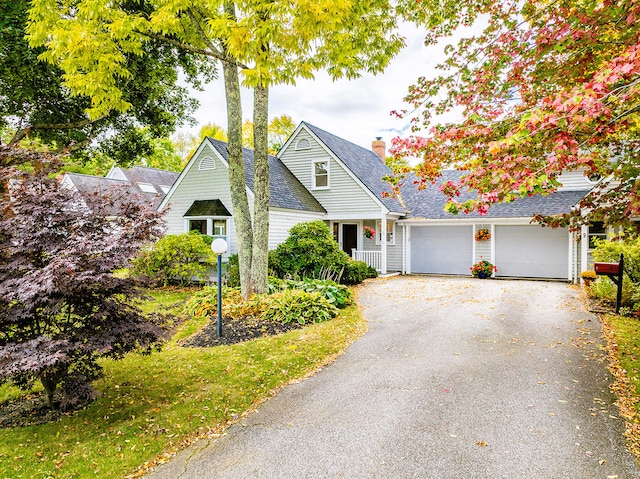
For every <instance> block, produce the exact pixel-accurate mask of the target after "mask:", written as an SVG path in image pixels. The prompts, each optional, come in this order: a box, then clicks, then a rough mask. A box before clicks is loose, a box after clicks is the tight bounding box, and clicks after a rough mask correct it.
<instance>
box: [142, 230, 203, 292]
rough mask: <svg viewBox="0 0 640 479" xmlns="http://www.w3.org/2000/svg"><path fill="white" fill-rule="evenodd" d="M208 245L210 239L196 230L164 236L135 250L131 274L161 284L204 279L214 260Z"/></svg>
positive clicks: (185, 282) (184, 282) (185, 283)
mask: <svg viewBox="0 0 640 479" xmlns="http://www.w3.org/2000/svg"><path fill="white" fill-rule="evenodd" d="M210 244H211V241H210V238H207V237H205V236H203V235H201V234H198V233H193V232H192V233H183V234H180V235H167V236H165V237H163V238H161V239H160V240H159V241H158V242H156V243H154V244H152V245H149V246H147V247H146V248H143V249H142V250H141V251H140V252H139V253H138V255H137V256H136V257H135V258H134V259H133V260H132V261H131V264H132V268H131V273H132V274H133V275H135V276H146V277H148V278H151V279H152V280H153V281H155V282H157V283H158V284H162V285H164V286H167V285H169V284H173V283H177V284H180V285H182V286H185V285H187V284H189V283H191V282H192V281H194V280H195V281H204V280H205V279H206V278H207V270H208V268H210V267H211V266H212V265H213V264H214V263H215V255H214V254H213V252H212V251H211V247H210Z"/></svg>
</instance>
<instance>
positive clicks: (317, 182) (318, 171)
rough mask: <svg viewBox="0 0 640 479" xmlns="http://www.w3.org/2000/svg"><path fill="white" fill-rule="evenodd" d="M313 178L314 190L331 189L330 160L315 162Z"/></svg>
mask: <svg viewBox="0 0 640 479" xmlns="http://www.w3.org/2000/svg"><path fill="white" fill-rule="evenodd" d="M311 178H312V182H313V185H312V188H313V189H315V190H322V189H329V160H314V161H313V171H312V173H311Z"/></svg>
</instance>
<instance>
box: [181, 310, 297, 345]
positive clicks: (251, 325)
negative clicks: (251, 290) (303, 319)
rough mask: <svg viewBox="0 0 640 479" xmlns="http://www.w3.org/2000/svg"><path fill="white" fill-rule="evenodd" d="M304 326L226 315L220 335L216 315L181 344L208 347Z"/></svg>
mask: <svg viewBox="0 0 640 479" xmlns="http://www.w3.org/2000/svg"><path fill="white" fill-rule="evenodd" d="M304 326H305V325H304V324H300V323H298V322H297V321H295V322H291V323H287V324H281V323H276V322H273V321H263V320H260V319H258V318H254V317H252V316H247V317H245V318H240V319H233V318H229V317H225V318H222V336H221V337H218V329H217V328H218V320H217V318H215V317H214V318H211V321H209V322H208V323H207V324H206V326H205V327H204V328H202V329H201V330H200V331H199V332H198V333H197V334H195V335H194V336H192V337H190V338H188V339H186V340H185V341H183V342H182V343H181V344H182V345H183V346H187V347H196V348H208V347H212V346H219V345H222V344H235V343H241V342H243V341H250V340H252V339H256V338H262V337H264V336H272V335H275V334H281V333H286V332H287V331H291V330H294V329H299V328H302V327H304Z"/></svg>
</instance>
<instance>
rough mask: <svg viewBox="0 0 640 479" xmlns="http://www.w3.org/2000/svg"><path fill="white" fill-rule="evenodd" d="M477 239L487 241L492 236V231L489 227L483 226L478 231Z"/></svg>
mask: <svg viewBox="0 0 640 479" xmlns="http://www.w3.org/2000/svg"><path fill="white" fill-rule="evenodd" d="M475 238H476V241H486V240H488V239H490V238H491V233H490V232H489V230H488V229H487V228H482V229H479V230H478V231H476V236H475Z"/></svg>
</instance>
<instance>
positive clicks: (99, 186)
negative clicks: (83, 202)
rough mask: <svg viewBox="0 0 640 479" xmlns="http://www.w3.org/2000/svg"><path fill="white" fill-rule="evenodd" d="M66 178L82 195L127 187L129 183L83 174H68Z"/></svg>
mask: <svg viewBox="0 0 640 479" xmlns="http://www.w3.org/2000/svg"><path fill="white" fill-rule="evenodd" d="M66 176H67V177H68V178H69V180H71V183H73V186H75V187H76V189H77V190H78V191H79V192H80V193H102V192H104V191H107V190H109V189H112V188H114V187H122V186H125V185H127V182H125V181H122V180H115V179H112V178H104V177H102V176H92V175H84V174H82V173H67V174H66Z"/></svg>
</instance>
